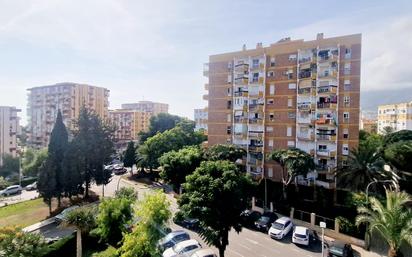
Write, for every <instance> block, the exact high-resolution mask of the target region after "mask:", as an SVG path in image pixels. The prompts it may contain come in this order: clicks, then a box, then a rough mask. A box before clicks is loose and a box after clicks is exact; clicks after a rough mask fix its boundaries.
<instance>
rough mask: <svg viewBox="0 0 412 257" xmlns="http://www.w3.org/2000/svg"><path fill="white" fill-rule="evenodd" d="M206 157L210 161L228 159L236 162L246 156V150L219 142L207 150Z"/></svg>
mask: <svg viewBox="0 0 412 257" xmlns="http://www.w3.org/2000/svg"><path fill="white" fill-rule="evenodd" d="M204 155H205V159H207V160H209V161H218V160H222V161H224V160H227V161H231V162H235V161H237V160H239V159H243V158H244V157H245V156H246V151H245V150H244V149H243V148H240V147H239V146H236V145H232V144H217V145H213V146H211V147H209V148H207V149H206V150H205V154H204Z"/></svg>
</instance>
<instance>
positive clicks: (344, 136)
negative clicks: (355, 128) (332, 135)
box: [343, 128, 349, 139]
mask: <svg viewBox="0 0 412 257" xmlns="http://www.w3.org/2000/svg"><path fill="white" fill-rule="evenodd" d="M343 138H344V139H348V138H349V130H348V129H347V128H345V129H343Z"/></svg>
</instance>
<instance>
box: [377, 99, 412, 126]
mask: <svg viewBox="0 0 412 257" xmlns="http://www.w3.org/2000/svg"><path fill="white" fill-rule="evenodd" d="M385 127H391V128H392V129H393V131H399V130H403V129H408V130H412V102H408V103H398V104H386V105H379V106H378V132H379V133H383V131H384V130H383V129H384V128H385Z"/></svg>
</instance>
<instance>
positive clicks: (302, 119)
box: [297, 115, 314, 124]
mask: <svg viewBox="0 0 412 257" xmlns="http://www.w3.org/2000/svg"><path fill="white" fill-rule="evenodd" d="M297 122H298V123H303V124H314V117H313V116H312V115H304V116H303V115H298V118H297Z"/></svg>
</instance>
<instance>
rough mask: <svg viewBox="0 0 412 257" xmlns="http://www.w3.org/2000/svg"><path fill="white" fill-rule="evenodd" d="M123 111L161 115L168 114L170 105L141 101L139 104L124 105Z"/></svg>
mask: <svg viewBox="0 0 412 257" xmlns="http://www.w3.org/2000/svg"><path fill="white" fill-rule="evenodd" d="M122 109H129V110H137V111H142V112H150V113H152V114H153V115H158V114H159V113H168V112H169V105H168V104H164V103H156V102H152V101H139V102H137V103H128V104H122Z"/></svg>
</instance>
